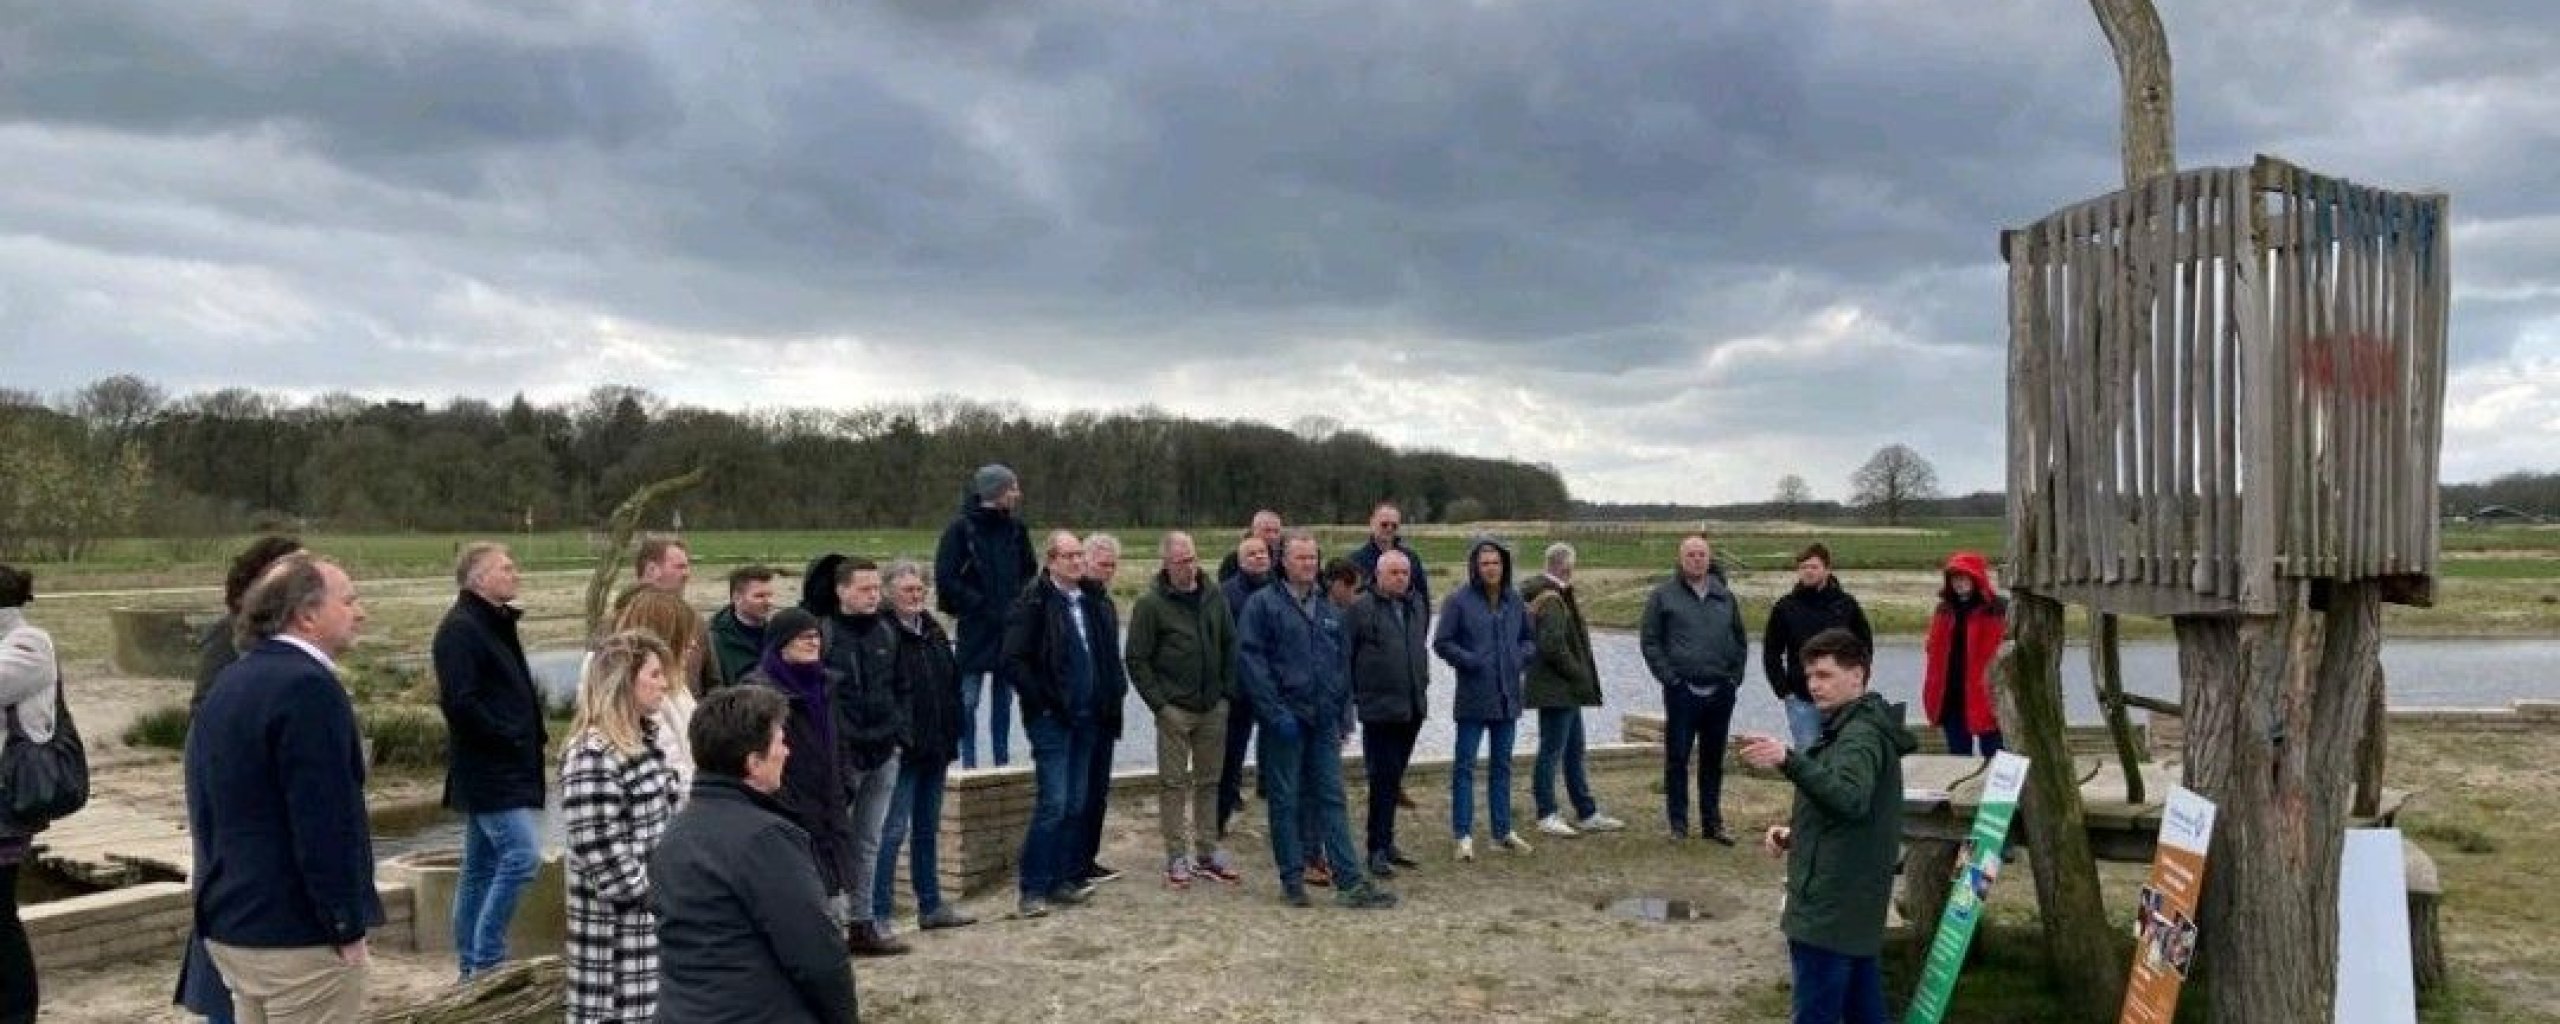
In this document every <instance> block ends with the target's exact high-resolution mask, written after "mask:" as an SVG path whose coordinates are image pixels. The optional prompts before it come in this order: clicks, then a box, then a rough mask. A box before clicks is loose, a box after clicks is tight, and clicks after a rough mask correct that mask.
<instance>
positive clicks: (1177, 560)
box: [1164, 555, 1200, 565]
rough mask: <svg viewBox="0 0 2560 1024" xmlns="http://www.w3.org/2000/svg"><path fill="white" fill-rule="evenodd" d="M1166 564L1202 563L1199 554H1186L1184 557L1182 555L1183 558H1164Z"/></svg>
mask: <svg viewBox="0 0 2560 1024" xmlns="http://www.w3.org/2000/svg"><path fill="white" fill-rule="evenodd" d="M1164 564H1166V565H1198V564H1200V558H1199V556H1197V555H1184V556H1183V557H1181V558H1168V559H1165V560H1164Z"/></svg>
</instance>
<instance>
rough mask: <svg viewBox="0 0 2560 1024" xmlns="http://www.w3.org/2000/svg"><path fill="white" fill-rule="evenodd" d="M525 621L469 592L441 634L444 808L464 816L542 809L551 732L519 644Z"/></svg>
mask: <svg viewBox="0 0 2560 1024" xmlns="http://www.w3.org/2000/svg"><path fill="white" fill-rule="evenodd" d="M522 614H523V613H522V612H519V611H517V610H515V609H513V608H507V607H503V606H500V605H494V604H490V603H489V602H488V601H486V600H483V599H482V598H481V597H480V595H478V594H474V593H471V592H470V591H467V590H466V591H463V592H462V594H461V595H460V596H457V597H455V598H454V600H453V608H452V609H451V610H448V611H446V612H445V614H444V622H443V623H441V624H439V625H438V626H436V638H435V645H434V647H433V649H432V650H433V653H434V659H435V667H436V707H437V708H439V709H441V710H442V711H443V712H444V727H445V766H444V805H445V806H447V807H450V808H453V809H454V810H457V811H460V812H462V813H464V814H490V813H494V812H497V811H513V810H522V809H525V808H539V807H541V806H542V784H543V771H542V756H543V750H544V747H545V745H546V744H548V743H549V742H550V739H551V737H550V730H549V729H548V728H547V727H546V726H544V725H543V722H542V691H540V690H538V689H536V688H535V687H534V685H533V671H532V669H530V668H528V667H526V665H525V661H524V643H523V642H522V641H521V640H519V639H517V637H516V619H517V618H518V617H519V616H521V615H522Z"/></svg>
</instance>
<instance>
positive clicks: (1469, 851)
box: [1458, 836, 1476, 862]
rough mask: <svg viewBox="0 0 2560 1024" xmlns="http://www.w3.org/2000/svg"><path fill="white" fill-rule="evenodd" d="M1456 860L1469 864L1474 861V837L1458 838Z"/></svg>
mask: <svg viewBox="0 0 2560 1024" xmlns="http://www.w3.org/2000/svg"><path fill="white" fill-rule="evenodd" d="M1458 859H1459V860H1461V861H1469V862H1472V861H1474V860H1475V859H1476V837H1474V836H1460V837H1459V838H1458Z"/></svg>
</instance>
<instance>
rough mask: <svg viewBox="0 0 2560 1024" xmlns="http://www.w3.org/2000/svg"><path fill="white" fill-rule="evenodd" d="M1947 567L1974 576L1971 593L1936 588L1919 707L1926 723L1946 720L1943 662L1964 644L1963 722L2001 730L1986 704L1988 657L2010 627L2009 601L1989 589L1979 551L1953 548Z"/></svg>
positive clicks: (1977, 729)
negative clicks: (1963, 595) (1964, 596)
mask: <svg viewBox="0 0 2560 1024" xmlns="http://www.w3.org/2000/svg"><path fill="white" fill-rule="evenodd" d="M1946 571H1948V572H1951V573H1963V574H1964V575H1966V576H1969V577H1971V578H1972V579H1973V593H1974V597H1973V599H1972V600H1968V601H1958V600H1956V596H1955V591H1954V590H1952V589H1948V590H1941V591H1939V592H1938V610H1937V613H1936V614H1934V615H1931V616H1930V617H1929V645H1928V648H1927V652H1928V658H1927V662H1926V666H1925V667H1924V669H1923V672H1924V673H1925V675H1924V676H1923V680H1922V684H1921V687H1920V700H1921V705H1922V707H1923V708H1924V709H1925V710H1927V712H1928V714H1929V724H1931V725H1940V724H1943V723H1944V722H1945V721H1946V719H1945V716H1944V714H1943V713H1942V709H1943V708H1944V707H1945V706H1946V696H1947V687H1948V685H1950V683H1949V680H1948V677H1947V661H1948V660H1949V656H1950V655H1952V654H1955V653H1958V652H1957V651H1956V650H1955V647H1956V645H1957V644H1958V643H1961V644H1962V645H1963V648H1964V649H1963V651H1962V652H1961V653H1962V654H1963V655H1964V666H1963V668H1964V678H1963V679H1962V680H1961V682H1962V683H1963V685H1964V727H1965V730H1966V731H1968V732H1971V733H1973V734H1974V735H1976V736H1980V735H1983V734H1985V733H1994V732H1999V731H2000V715H1999V712H1998V710H1997V709H1996V708H1994V707H1993V706H1992V703H1991V686H1990V682H1989V679H1990V672H1991V657H1992V655H1994V654H1997V653H1999V651H2000V641H2001V639H2002V638H2003V637H2005V636H2007V635H2008V631H2009V601H2008V599H2007V598H2003V597H2001V596H2000V594H1999V592H1998V591H1996V590H1993V589H1992V588H1991V566H1990V563H1988V562H1985V561H1984V560H1983V558H1982V556H1981V555H1978V554H1975V553H1973V552H1971V551H1958V552H1956V553H1955V554H1953V555H1950V556H1948V558H1947V569H1946Z"/></svg>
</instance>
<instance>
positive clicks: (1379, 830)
mask: <svg viewBox="0 0 2560 1024" xmlns="http://www.w3.org/2000/svg"><path fill="white" fill-rule="evenodd" d="M1421 736H1422V723H1420V722H1363V723H1361V724H1360V760H1361V764H1362V766H1363V767H1364V768H1366V769H1367V770H1368V773H1369V855H1370V856H1372V857H1376V856H1380V855H1382V854H1387V853H1392V852H1394V851H1395V848H1396V794H1398V793H1402V792H1404V772H1405V769H1406V768H1408V767H1410V766H1412V764H1413V745H1414V742H1415V741H1416V740H1418V739H1420V738H1421Z"/></svg>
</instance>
